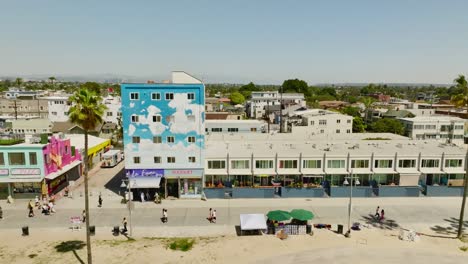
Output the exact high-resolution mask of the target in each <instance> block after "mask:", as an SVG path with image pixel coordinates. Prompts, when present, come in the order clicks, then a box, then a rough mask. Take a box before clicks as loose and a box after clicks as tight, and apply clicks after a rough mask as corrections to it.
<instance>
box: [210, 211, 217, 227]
mask: <svg viewBox="0 0 468 264" xmlns="http://www.w3.org/2000/svg"><path fill="white" fill-rule="evenodd" d="M211 223H215V224H216V210H213V212H212V213H211Z"/></svg>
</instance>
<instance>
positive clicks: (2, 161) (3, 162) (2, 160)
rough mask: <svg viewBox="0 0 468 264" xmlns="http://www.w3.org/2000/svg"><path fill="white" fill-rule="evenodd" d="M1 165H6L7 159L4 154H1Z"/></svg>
mask: <svg viewBox="0 0 468 264" xmlns="http://www.w3.org/2000/svg"><path fill="white" fill-rule="evenodd" d="M0 165H5V158H4V157H3V153H0Z"/></svg>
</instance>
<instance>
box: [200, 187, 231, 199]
mask: <svg viewBox="0 0 468 264" xmlns="http://www.w3.org/2000/svg"><path fill="white" fill-rule="evenodd" d="M231 191H232V189H231V188H205V189H203V192H205V196H206V198H208V199H224V198H226V197H225V196H224V195H225V193H226V192H231Z"/></svg>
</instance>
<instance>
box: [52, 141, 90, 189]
mask: <svg viewBox="0 0 468 264" xmlns="http://www.w3.org/2000/svg"><path fill="white" fill-rule="evenodd" d="M43 155H44V172H45V183H46V186H47V193H48V194H49V195H52V194H55V193H58V192H59V191H61V190H62V189H64V188H65V187H66V186H68V185H69V183H70V181H75V180H77V179H78V178H79V177H80V175H81V166H79V165H80V164H81V155H80V154H79V152H78V150H77V149H75V148H74V147H72V146H71V145H70V139H61V138H57V137H55V136H52V137H50V139H49V143H48V144H46V145H45V146H44V148H43Z"/></svg>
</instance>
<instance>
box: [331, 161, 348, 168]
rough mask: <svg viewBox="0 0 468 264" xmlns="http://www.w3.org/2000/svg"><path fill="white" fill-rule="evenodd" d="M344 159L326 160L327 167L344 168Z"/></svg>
mask: <svg viewBox="0 0 468 264" xmlns="http://www.w3.org/2000/svg"><path fill="white" fill-rule="evenodd" d="M344 167H345V161H344V160H328V161H327V168H329V169H344Z"/></svg>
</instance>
